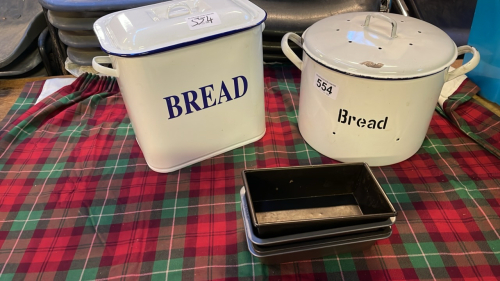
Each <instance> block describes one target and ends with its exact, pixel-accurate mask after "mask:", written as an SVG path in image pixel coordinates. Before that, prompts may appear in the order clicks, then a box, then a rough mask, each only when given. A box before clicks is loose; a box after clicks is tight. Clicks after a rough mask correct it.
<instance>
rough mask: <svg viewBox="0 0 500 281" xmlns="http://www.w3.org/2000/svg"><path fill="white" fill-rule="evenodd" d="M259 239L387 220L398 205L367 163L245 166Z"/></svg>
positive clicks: (244, 176)
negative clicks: (389, 196) (248, 167)
mask: <svg viewBox="0 0 500 281" xmlns="http://www.w3.org/2000/svg"><path fill="white" fill-rule="evenodd" d="M242 176H243V181H244V184H245V189H246V198H247V203H248V207H249V211H250V217H251V220H252V225H253V226H254V227H255V228H256V230H257V236H258V237H260V238H269V237H277V236H283V235H290V234H295V233H304V232H310V231H317V230H325V229H331V228H337V227H346V226H353V225H360V224H365V223H374V222H381V221H386V220H387V219H389V218H390V217H395V216H396V214H397V213H396V210H395V209H394V207H393V206H392V204H391V202H390V201H389V199H388V198H387V196H386V194H385V192H384V191H383V189H382V187H381V186H380V184H379V183H378V182H377V179H376V178H375V176H374V175H373V173H372V172H371V170H370V168H369V167H368V165H367V164H365V163H350V164H334V165H316V166H299V167H285V168H269V169H256V170H244V171H243V172H242Z"/></svg>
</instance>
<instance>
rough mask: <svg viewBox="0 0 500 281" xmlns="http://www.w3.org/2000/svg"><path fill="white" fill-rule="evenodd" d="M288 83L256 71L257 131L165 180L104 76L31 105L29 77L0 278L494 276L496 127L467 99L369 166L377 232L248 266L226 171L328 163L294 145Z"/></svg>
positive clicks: (9, 181)
mask: <svg viewBox="0 0 500 281" xmlns="http://www.w3.org/2000/svg"><path fill="white" fill-rule="evenodd" d="M299 81H300V72H299V70H297V69H296V68H295V67H293V66H290V65H282V64H273V65H266V66H265V96H266V99H265V100H266V105H265V106H266V126H267V133H266V135H265V136H264V137H263V138H262V139H261V140H259V141H257V142H255V143H253V144H250V145H246V146H244V147H241V148H238V149H234V150H232V151H229V152H227V153H224V154H222V155H219V156H216V157H213V158H210V159H207V160H205V161H203V162H201V163H197V164H194V165H192V166H189V167H186V168H183V169H181V170H180V171H177V172H172V173H169V174H159V173H156V172H154V171H152V170H150V169H149V168H148V166H147V165H146V162H145V161H144V157H143V155H142V153H141V150H140V149H139V146H138V145H137V143H136V140H135V136H134V130H133V128H132V127H131V125H130V121H129V118H128V116H127V114H126V110H125V106H124V104H123V100H122V97H121V96H120V94H119V89H118V87H117V84H116V81H115V80H113V79H111V78H99V77H96V76H92V75H83V76H81V77H80V78H78V79H77V80H76V81H75V82H74V83H73V84H72V85H70V86H67V87H64V88H62V89H61V90H59V91H58V92H57V93H55V94H54V95H51V96H49V97H47V98H46V99H44V100H43V101H42V102H40V103H39V104H37V105H33V104H34V102H35V100H36V98H37V96H38V94H39V93H40V90H41V87H42V85H43V82H34V83H28V84H27V85H26V87H25V88H24V90H23V93H22V94H21V96H20V97H19V99H18V100H17V102H16V104H15V105H14V106H13V108H12V110H11V111H10V113H9V114H8V115H7V117H5V119H4V121H3V122H2V123H1V124H0V280H14V279H15V280H22V279H27V280H53V279H55V280H65V279H66V280H93V279H98V280H115V279H116V280H118V279H131V280H222V279H229V280H231V279H233V280H235V279H242V280H326V279H330V280H342V279H343V280H379V279H393V280H415V279H433V280H437V279H439V280H449V279H455V280H464V279H469V280H478V279H481V280H496V279H497V278H498V276H500V233H499V232H500V218H499V215H500V160H499V158H497V157H496V156H495V155H494V154H492V153H490V151H493V148H491V147H496V148H498V142H497V140H499V134H498V126H499V125H498V123H495V122H496V121H498V120H499V119H498V118H497V117H494V116H493V115H492V114H491V113H490V112H489V111H487V110H486V109H485V108H483V107H481V106H478V105H477V104H475V103H471V102H470V101H469V102H466V103H462V104H457V103H454V102H453V101H450V102H448V105H447V106H445V112H447V113H453V116H450V117H449V119H448V118H445V117H443V116H441V115H439V114H437V113H435V114H434V116H433V119H432V123H431V125H430V128H429V130H428V134H427V137H426V138H425V141H424V143H423V145H422V148H421V149H420V150H419V151H418V153H417V154H416V155H414V156H413V157H411V158H410V159H409V160H407V161H404V162H401V163H399V164H396V165H392V166H387V167H374V168H373V172H374V174H375V175H376V177H377V178H378V180H379V182H380V183H381V185H382V186H383V188H384V190H385V191H386V193H387V195H388V196H389V198H390V200H391V201H392V202H393V204H394V206H395V208H396V209H397V210H398V217H397V221H396V223H395V225H394V226H393V234H392V236H391V237H390V238H388V239H384V240H381V241H378V242H377V243H376V245H375V246H373V247H372V248H370V249H367V250H365V251H364V252H353V253H348V254H342V255H339V256H329V257H325V258H319V259H314V260H303V261H298V262H290V263H285V264H279V265H269V266H268V265H263V264H261V263H260V262H259V260H258V259H257V258H255V257H252V256H251V254H250V253H249V252H248V249H247V245H246V241H245V233H244V229H243V223H242V220H241V212H240V201H239V200H240V199H239V189H240V188H241V186H242V179H241V176H240V172H241V171H242V170H243V169H245V168H262V167H277V166H295V165H310V164H327V163H335V161H334V160H331V159H329V158H327V157H324V156H322V155H320V154H319V153H317V152H316V151H314V149H312V148H311V147H310V146H309V145H307V144H306V143H305V142H304V140H303V139H302V138H301V136H300V133H299V131H298V128H297V112H298V110H299V96H298V89H299ZM471 87H474V85H473V84H472V83H471V82H470V81H467V82H465V83H464V85H463V86H462V87H461V89H459V91H458V92H457V94H456V97H459V96H460V95H463V94H464V93H466V91H468V90H469V89H470V88H471ZM144 94H145V93H144ZM455 105H456V107H454V106H455ZM448 106H451V107H450V108H452V109H450V110H448ZM453 107H454V108H453ZM462 107H464V108H462ZM460 116H462V117H460ZM453 118H455V119H453ZM460 118H461V119H460ZM457 120H458V121H457ZM464 122H465V123H464ZM454 124H459V126H461V128H462V129H459V128H457V127H455V125H454ZM466 124H467V125H466ZM462 130H465V131H466V130H469V131H470V132H472V133H473V134H474V135H475V136H477V138H476V137H474V138H471V137H469V136H467V134H466V133H464V131H462ZM479 137H481V138H482V139H481V140H484V141H479V140H480V139H479ZM485 144H489V145H491V147H488V146H487V145H486V146H485ZM483 147H486V149H485V148H483Z"/></svg>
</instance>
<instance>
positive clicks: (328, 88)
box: [314, 73, 339, 100]
mask: <svg viewBox="0 0 500 281" xmlns="http://www.w3.org/2000/svg"><path fill="white" fill-rule="evenodd" d="M314 86H316V89H318V90H319V91H320V92H322V93H323V94H325V95H326V96H327V97H329V98H331V99H334V100H335V99H337V94H338V92H339V88H338V87H337V85H335V84H333V83H331V82H329V81H328V80H326V79H325V78H323V77H321V76H319V75H318V73H316V75H315V76H314Z"/></svg>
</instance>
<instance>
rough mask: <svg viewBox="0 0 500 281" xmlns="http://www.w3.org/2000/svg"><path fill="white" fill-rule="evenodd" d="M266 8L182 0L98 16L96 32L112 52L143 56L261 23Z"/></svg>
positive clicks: (233, 0)
mask: <svg viewBox="0 0 500 281" xmlns="http://www.w3.org/2000/svg"><path fill="white" fill-rule="evenodd" d="M265 19H266V12H265V11H264V10H262V9H261V8H259V7H257V6H256V5H254V4H253V3H251V2H250V1H248V0H183V1H167V2H163V3H158V4H154V5H148V6H143V7H139V8H134V9H129V10H123V11H119V12H115V13H111V14H108V15H106V16H103V17H101V18H99V19H98V20H97V21H96V22H95V23H94V32H95V33H96V35H97V38H98V39H99V43H100V44H101V48H102V49H103V50H104V51H105V52H107V53H109V54H112V55H116V56H122V57H129V56H143V55H149V54H153V53H157V52H163V51H167V50H172V49H176V48H180V47H185V46H189V45H192V44H197V43H201V42H205V41H208V40H213V39H216V38H219V37H222V36H227V35H230V34H234V33H237V32H240V31H244V30H247V29H250V28H252V27H255V26H257V25H260V24H261V23H262V22H263V21H264V20H265Z"/></svg>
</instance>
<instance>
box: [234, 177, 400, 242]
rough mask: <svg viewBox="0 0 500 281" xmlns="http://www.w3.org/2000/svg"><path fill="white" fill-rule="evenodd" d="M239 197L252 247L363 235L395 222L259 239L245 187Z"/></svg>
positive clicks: (386, 221) (389, 220) (390, 219)
mask: <svg viewBox="0 0 500 281" xmlns="http://www.w3.org/2000/svg"><path fill="white" fill-rule="evenodd" d="M240 197H241V215H242V218H243V220H244V221H245V232H246V234H247V236H248V239H249V240H250V242H252V244H253V245H257V246H262V247H266V246H276V245H283V244H287V243H288V244H289V243H294V242H302V241H307V240H313V239H321V238H327V237H337V236H342V235H346V234H358V233H364V232H369V231H374V230H377V229H380V228H384V227H388V226H391V225H393V224H394V222H395V221H396V218H395V217H391V218H389V219H387V220H385V221H381V222H374V223H366V224H360V225H353V226H346V227H338V228H331V229H325V230H318V231H311V232H305V233H298V234H290V235H285V236H279V237H272V238H259V237H257V236H256V235H255V228H254V227H252V223H251V219H250V212H249V211H248V205H247V200H246V197H245V187H242V188H241V189H240Z"/></svg>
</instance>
